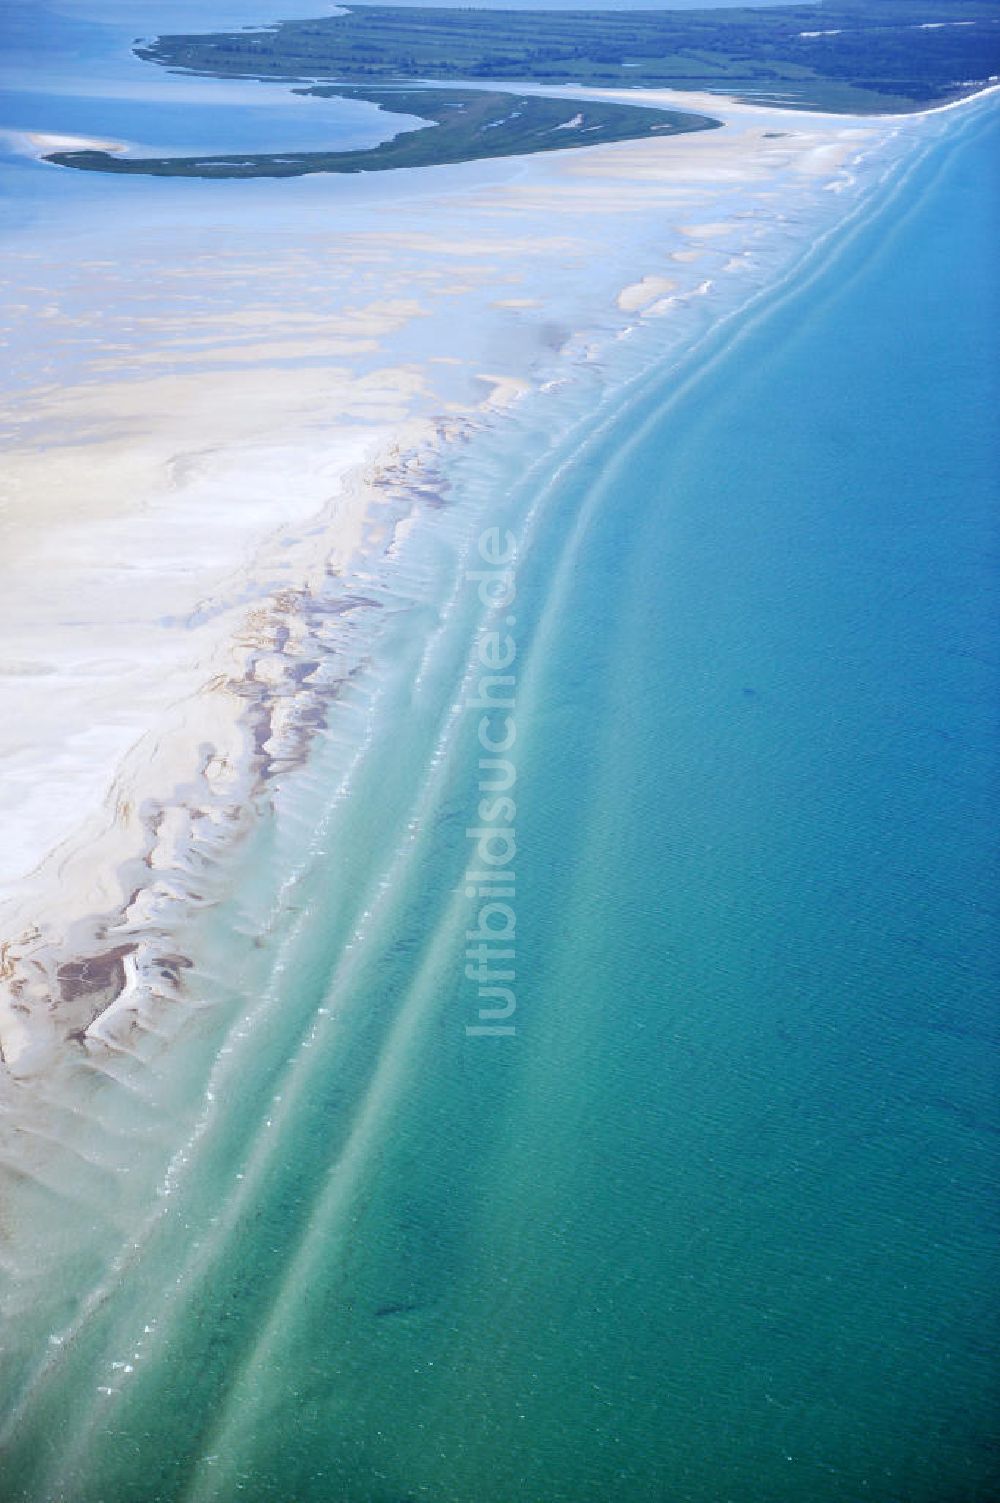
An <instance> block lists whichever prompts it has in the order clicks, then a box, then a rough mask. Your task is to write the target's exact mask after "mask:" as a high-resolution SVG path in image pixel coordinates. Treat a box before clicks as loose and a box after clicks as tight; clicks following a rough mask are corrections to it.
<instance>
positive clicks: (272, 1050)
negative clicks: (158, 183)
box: [2, 102, 1000, 1503]
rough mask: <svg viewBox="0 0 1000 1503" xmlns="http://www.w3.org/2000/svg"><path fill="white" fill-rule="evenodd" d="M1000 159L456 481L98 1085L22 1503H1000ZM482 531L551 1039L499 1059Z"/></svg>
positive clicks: (543, 1029) (566, 404)
mask: <svg viewBox="0 0 1000 1503" xmlns="http://www.w3.org/2000/svg"><path fill="white" fill-rule="evenodd" d="M998 146H1000V120H998V112H997V110H996V107H995V105H994V104H992V103H991V102H984V103H983V104H982V105H977V106H974V107H971V108H968V109H966V110H964V111H962V112H956V114H955V116H954V117H953V118H952V120H951V122H950V123H949V124H948V126H947V128H946V129H945V128H942V130H941V132H940V133H939V136H938V138H937V140H936V141H935V143H934V144H933V145H932V146H931V147H930V149H929V150H928V151H927V152H926V153H925V155H924V156H923V157H922V158H920V159H919V160H916V161H915V162H914V164H913V165H912V167H911V169H910V170H909V171H908V174H907V175H906V176H905V177H902V178H898V179H897V180H896V181H895V182H894V184H893V186H892V187H891V188H886V190H885V191H884V193H883V195H882V198H881V200H880V201H876V202H875V204H874V206H873V207H872V208H871V210H870V212H869V214H868V216H867V217H866V218H864V219H863V220H862V221H860V222H859V223H858V224H857V225H855V226H854V227H853V228H851V229H845V230H843V231H842V232H841V233H840V234H839V235H837V236H835V237H833V238H831V239H830V240H828V241H827V242H826V243H825V244H823V245H821V246H820V247H818V248H817V250H816V252H815V253H814V254H813V256H812V257H811V258H809V259H808V260H807V261H806V262H804V263H802V264H801V265H800V266H799V268H798V270H797V271H796V273H795V274H794V275H793V276H792V277H791V278H790V279H788V280H787V281H786V282H785V284H784V285H783V286H781V287H780V288H777V289H775V290H773V292H772V293H771V294H770V295H769V296H767V297H765V298H761V299H758V301H757V302H756V304H755V305H754V307H753V308H752V309H751V310H749V311H747V312H745V313H744V314H743V315H742V316H739V317H737V318H733V319H730V320H729V321H728V322H727V323H725V324H724V325H722V326H720V327H717V328H715V329H714V330H712V331H709V332H708V333H707V334H704V335H703V337H702V339H701V342H700V343H699V345H698V347H697V348H696V349H695V350H693V351H692V352H691V353H690V354H689V355H687V356H686V357H678V356H677V355H676V354H675V355H674V356H672V357H671V360H670V362H669V363H668V364H665V365H663V366H662V367H661V368H659V369H657V370H654V371H653V372H652V373H648V374H647V375H646V376H644V377H643V378H642V379H641V380H637V381H635V382H633V383H632V384H631V386H629V387H627V388H622V389H621V390H620V391H619V392H618V394H617V396H606V398H605V400H604V402H603V405H602V406H601V407H600V408H599V409H596V410H595V409H594V408H593V407H592V406H591V407H590V408H588V407H587V406H586V403H585V401H584V399H583V397H581V395H580V394H579V393H575V394H569V395H567V394H560V393H559V392H554V393H552V394H550V396H549V397H548V398H545V396H544V395H539V396H538V397H537V399H536V398H533V399H532V402H531V403H527V404H524V407H523V410H522V411H521V412H520V413H519V414H517V415H516V416H514V417H513V418H512V419H511V421H510V422H509V423H507V424H505V425H498V426H497V427H496V428H495V430H494V431H493V432H492V433H487V434H483V435H481V436H480V438H479V439H477V440H476V441H475V442H474V443H472V444H471V445H469V446H468V448H466V449H465V450H464V451H461V452H460V453H458V454H457V455H456V456H455V457H453V458H452V459H451V460H450V461H449V468H448V477H447V478H448V479H449V480H450V482H451V490H450V492H449V495H450V498H451V501H450V505H449V507H448V508H447V509H446V510H445V511H442V512H441V513H439V514H438V515H437V517H436V518H435V519H434V522H435V525H434V526H425V527H422V528H420V529H417V530H415V531H414V533H413V534H412V535H411V537H410V538H409V540H408V542H407V545H406V548H405V550H404V552H403V555H402V558H401V561H400V569H401V578H402V579H403V580H404V582H406V583H407V586H408V588H407V589H403V587H402V586H399V588H400V590H401V594H400V599H401V600H404V599H405V608H402V607H401V608H400V609H399V610H396V611H393V610H389V611H387V612H386V613H385V615H386V620H385V623H384V625H383V627H382V630H381V635H380V636H379V638H378V640H377V643H376V645H375V647H374V650H373V654H372V658H371V663H370V666H369V668H368V670H367V671H366V672H365V673H364V674H362V675H359V676H358V678H357V679H356V680H355V681H354V682H353V683H352V684H351V685H350V686H349V688H348V689H347V691H346V692H345V694H344V695H343V697H342V698H341V700H340V701H339V702H338V704H337V706H336V708H335V710H334V713H333V717H332V719H331V725H330V731H329V734H328V735H327V736H326V737H325V738H324V739H323V740H321V741H320V742H318V743H317V746H316V748H315V751H314V755H313V757H312V759H311V762H310V764H309V766H308V767H307V768H305V769H304V770H303V772H302V773H301V774H300V775H299V776H298V777H297V778H296V779H294V780H292V781H291V782H290V783H289V785H288V787H287V788H286V790H285V793H284V798H283V802H282V803H281V804H280V806H279V809H278V811H277V814H276V816H275V818H274V819H273V820H272V821H269V822H267V823H266V824H265V825H264V826H262V828H261V829H260V830H259V832H258V834H257V835H256V836H255V838H254V842H253V845H252V848H251V849H250V850H249V851H246V852H244V853H243V855H242V856H241V858H240V862H241V866H240V880H239V882H238V883H237V884H236V886H235V890H234V892H233V893H232V894H231V895H230V896H229V898H228V899H227V901H226V903H225V904H224V906H223V907H222V908H221V909H216V910H214V911H212V912H209V913H207V914H206V916H205V918H204V920H203V921H202V924H201V931H200V935H199V941H200V953H199V967H198V969H197V971H196V973H195V975H194V977H193V979H192V981H191V983H190V986H191V989H192V990H193V991H194V992H196V993H197V994H198V995H199V996H200V997H201V998H202V999H203V1000H204V1001H205V1002H206V1003H207V1004H209V1005H207V1006H206V1007H205V1008H204V1010H203V1012H202V1013H201V1014H200V1018H199V1021H198V1023H197V1026H195V1027H194V1028H192V1029H190V1030H188V1032H187V1033H186V1034H185V1035H183V1036H182V1037H181V1038H180V1039H179V1040H177V1041H175V1043H174V1045H173V1046H171V1049H169V1050H166V1051H164V1054H163V1055H162V1056H161V1057H160V1062H159V1064H158V1066H157V1069H158V1072H159V1078H158V1079H157V1080H155V1081H152V1082H151V1081H150V1079H149V1078H148V1074H146V1073H143V1074H142V1079H141V1082H140V1080H139V1073H140V1072H138V1071H137V1072H136V1073H135V1076H134V1077H132V1076H129V1075H128V1074H127V1073H123V1077H122V1081H121V1084H120V1085H118V1086H116V1085H115V1083H114V1082H110V1083H109V1082H107V1081H104V1082H103V1083H100V1084H97V1083H95V1082H94V1081H93V1080H92V1081H91V1082H90V1083H89V1085H87V1086H86V1087H83V1086H80V1085H79V1083H77V1084H76V1086H75V1087H74V1088H75V1089H76V1090H77V1093H78V1094H77V1097H76V1098H74V1099H72V1100H69V1099H67V1103H66V1118H67V1121H69V1118H70V1115H71V1111H70V1108H72V1115H73V1123H74V1126H73V1128H72V1132H73V1134H74V1135H75V1137H74V1141H75V1142H77V1143H78V1144H79V1147H80V1164H79V1170H78V1172H79V1176H80V1178H79V1182H78V1186H77V1188H78V1192H79V1199H78V1224H77V1225H76V1226H73V1227H70V1226H68V1225H67V1223H66V1221H65V1204H64V1202H61V1203H60V1204H59V1205H58V1206H57V1207H55V1208H54V1209H53V1207H51V1206H49V1205H48V1203H47V1202H46V1200H45V1197H44V1196H39V1198H38V1202H37V1204H36V1205H35V1206H34V1211H35V1213H36V1214H37V1216H38V1224H39V1227H41V1228H43V1229H44V1230H45V1234H46V1238H47V1252H46V1260H47V1261H46V1262H45V1282H44V1289H43V1290H39V1291H36V1295H37V1298H36V1301H35V1304H34V1307H33V1309H32V1310H31V1311H28V1312H26V1313H25V1314H24V1317H23V1320H22V1329H21V1330H19V1331H18V1332H17V1333H15V1336H14V1337H13V1338H12V1339H10V1340H9V1342H8V1349H7V1364H6V1367H7V1378H6V1380H5V1381H6V1387H7V1392H6V1394H5V1407H6V1408H7V1409H8V1412H9V1415H10V1418H9V1421H8V1424H7V1426H6V1429H5V1432H4V1437H3V1438H4V1473H3V1475H4V1478H5V1481H4V1483H3V1492H2V1495H3V1497H4V1498H5V1499H7V1498H9V1499H11V1500H14V1499H18V1500H30V1503H40V1500H42V1499H56V1498H66V1499H73V1500H74V1503H97V1500H103V1503H146V1500H149V1503H154V1500H155V1503H173V1500H181V1499H184V1500H189V1503H195V1500H199V1503H200V1500H222V1499H227V1500H228V1499H231V1498H236V1497H240V1496H245V1497H248V1498H251V1499H261V1500H263V1499H275V1500H281V1503H288V1500H290V1499H296V1500H298V1503H307V1500H308V1503H313V1500H315V1503H320V1500H322V1503H330V1500H333V1499H336V1500H343V1503H404V1500H407V1503H415V1500H417V1499H427V1500H428V1503H514V1500H522V1499H530V1500H534V1503H619V1500H620V1503H626V1500H627V1503H662V1500H665V1499H669V1500H671V1503H721V1500H724V1499H725V1500H733V1503H756V1500H760V1499H766V1500H768V1503H858V1500H860V1499H866V1498H870V1499H872V1500H873V1503H903V1500H905V1503H959V1500H961V1503H974V1500H983V1503H986V1500H988V1499H991V1498H994V1497H995V1496H996V1495H997V1491H998V1484H1000V1476H998V1463H997V1455H998V1452H997V1450H996V1448H995V1446H994V1445H993V1443H992V1440H991V1413H992V1411H993V1409H994V1404H993V1399H994V1397H995V1385H996V1370H995V1356H994V1354H995V1351H996V1349H997V1342H996V1335H997V1333H996V1331H995V1329H991V1324H990V1314H989V1306H988V1291H989V1289H990V1285H991V1282H992V1281H994V1280H995V1276H996V1271H997V1270H996V1257H995V1249H996V1230H997V1228H996V1224H995V1214H994V1210H995V1208H994V1205H993V1203H992V1202H991V1198H990V1186H991V1183H992V1182H994V1181H995V1175H996V1170H997V1163H996V1145H997V1136H996V1125H997V1124H996V1118H995V1084H996V1081H995V1072H994V1069H993V1067H992V1065H991V1061H990V1050H991V1047H994V1046H995V1012H994V1011H992V1010H991V1009H992V1006H993V991H994V988H995V983H996V979H997V962H998V955H997V944H996V941H997V928H996V924H995V913H992V912H991V903H992V898H993V894H994V893H995V890H996V886H995V878H996V871H995V865H994V862H995V850H994V848H993V846H992V844H991V841H990V815H991V811H992V810H993V809H995V807H996V803H997V797H998V793H1000V788H998V776H997V766H996V760H995V740H994V739H993V738H994V736H995V731H996V726H995V714H996V705H997V697H996V690H997V661H996V641H997V637H996V619H995V616H996V606H997V592H996V583H995V580H994V579H992V578H991V576H990V573H989V569H988V560H989V553H990V547H991V541H992V536H993V528H994V526H995V517H994V516H993V515H992V512H993V508H994V504H995V500H996V475H997V463H998V459H1000V454H998V450H997V445H996V442H995V441H994V440H993V438H992V437H991V415H992V414H994V413H995V411H996V409H997V397H998V395H1000V393H998V391H997V374H996V364H995V353H994V352H995V347H996V339H997V332H998V327H1000V316H998V315H1000V309H998V307H997V305H996V301H995V290H993V291H991V289H992V288H993V286H994V283H993V260H994V254H995V246H996V243H997V229H998V223H997V220H998V203H997V198H996V195H995V193H994V192H993V191H992V190H991V189H990V186H989V185H990V183H991V180H992V179H991V173H992V166H993V164H994V163H995V161H996V155H997V150H998ZM991 299H994V300H992V301H991ZM546 400H547V401H548V402H549V404H550V406H549V407H548V408H546V405H545V404H546ZM574 403H575V404H576V405H575V406H574ZM553 435H555V437H554V438H553ZM490 528H498V529H501V531H506V530H507V529H509V530H510V531H511V532H512V533H513V534H514V535H515V536H516V537H517V539H518V541H519V548H518V567H517V574H516V585H517V596H516V600H514V601H513V602H511V604H510V605H509V606H504V607H503V610H502V618H503V619H502V622H499V621H498V622H496V623H494V624H497V625H501V626H502V629H503V630H504V632H505V633H507V632H509V634H510V636H511V639H512V641H513V643H514V645H515V647H516V654H517V655H516V658H515V661H514V665H513V667H512V668H511V670H510V671H511V672H512V674H513V676H514V677H515V678H516V703H515V706H514V709H513V711H512V715H513V720H514V722H515V724H516V741H515V743H514V746H513V747H512V749H511V752H510V760H511V761H512V762H513V764H514V767H515V769H516V779H517V781H516V785H515V788H514V793H515V796H516V800H517V812H516V821H515V822H516V837H517V845H518V849H517V855H516V860H515V861H514V862H513V868H514V877H513V879H512V880H513V885H514V887H515V895H513V896H511V898H510V906H511V907H512V908H513V909H514V911H515V912H516V920H517V931H516V938H515V941H514V942H513V943H514V948H515V949H516V957H515V960H514V962H513V964H514V967H515V969H516V972H517V976H516V993H517V1008H516V1012H515V1013H514V1015H513V1025H514V1026H515V1027H516V1033H515V1034H513V1035H497V1036H489V1035H486V1036H482V1035H470V1034H469V1033H468V1032H467V1029H468V1027H469V1026H470V1025H471V1026H476V1025H477V1024H478V1021H479V1020H478V1017H477V1007H478V1005H479V1004H478V1001H477V996H476V985H475V982H474V981H472V980H470V979H469V978H468V977H467V975H466V974H465V966H466V959H465V950H466V948H467V946H468V945H469V943H470V941H469V940H468V939H467V938H466V936H467V934H468V933H469V931H470V929H474V927H475V926H476V922H477V918H476V915H477V912H478V910H479V907H480V899H479V898H478V897H477V896H476V895H475V894H473V895H472V896H471V897H470V896H469V895H468V893H467V884H466V880H465V873H466V871H467V870H468V869H469V866H470V861H471V859H472V856H473V851H472V842H471V841H470V838H469V836H468V834H467V831H468V830H469V829H470V828H474V827H476V826H477V823H478V821H479V820H480V819H481V818H482V817H483V816H481V815H479V814H478V813H477V805H478V803H479V800H480V797H481V793H480V790H479V787H478V784H479V782H480V781H481V779H482V776H483V774H482V771H481V769H480V768H479V767H478V757H479V756H480V754H481V751H480V747H479V745H478V742H477V726H478V723H479V714H480V712H479V711H477V710H476V709H475V708H474V706H473V703H472V702H473V701H474V700H475V699H476V696H477V690H476V679H477V677H478V671H479V670H477V669H476V657H475V650H474V644H475V641H476V635H477V632H479V631H480V630H481V628H482V627H483V625H484V621H486V619H487V618H486V617H485V615H484V611H483V609H482V607H481V604H480V602H479V598H478V595H477V590H476V585H475V582H474V581H470V580H469V579H468V577H467V572H468V570H469V569H471V568H473V567H475V552H476V545H477V539H478V538H479V537H480V536H481V535H482V533H483V530H484V529H490ZM508 617H511V618H512V621H511V622H510V623H509V624H508V620H507V618H508ZM123 1070H124V1067H123ZM81 1123H82V1124H84V1125H83V1126H81ZM62 1130H63V1132H64V1133H65V1134H66V1136H67V1137H68V1136H69V1132H70V1129H68V1128H66V1127H64V1128H63V1129H62ZM56 1135H58V1129H57V1133H56ZM95 1164H97V1165H99V1166H100V1167H98V1168H94V1167H93V1165H95ZM164 1165H166V1166H167V1167H166V1168H165V1169H164V1168H163V1166H164ZM116 1166H119V1172H117V1173H116V1172H115V1169H116ZM122 1168H124V1171H125V1172H121V1169H122Z"/></svg>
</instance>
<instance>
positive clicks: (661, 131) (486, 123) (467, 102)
mask: <svg viewBox="0 0 1000 1503" xmlns="http://www.w3.org/2000/svg"><path fill="white" fill-rule="evenodd" d="M297 92H299V93H302V94H318V95H323V94H328V95H329V94H335V95H339V96H341V97H343V98H348V99H364V100H368V101H369V102H370V103H373V104H377V105H379V107H380V108H381V109H384V110H388V111H391V112H392V113H394V114H400V115H414V116H417V117H418V118H419V119H422V120H430V121H432V122H433V123H434V128H433V129H428V128H426V127H424V128H420V127H418V128H416V129H406V130H403V131H401V132H400V134H399V135H397V136H394V137H393V139H392V140H391V141H383V142H382V143H381V144H380V145H379V146H372V147H366V148H363V149H362V150H359V151H300V152H294V151H284V152H281V153H267V152H261V153H250V154H249V155H248V154H247V153H246V152H236V153H231V154H225V153H222V154H220V153H212V154H210V155H209V154H206V155H204V156H199V157H125V156H118V155H117V154H115V153H113V152H108V151H58V152H54V153H53V154H52V155H51V156H49V157H48V158H47V159H46V160H47V161H50V162H56V163H58V164H59V165H60V166H63V167H79V168H82V169H84V170H87V171H92V172H123V173H140V174H145V175H147V176H150V175H151V176H155V177H227V178H228V177H302V176H304V175H305V174H307V173H312V172H380V171H386V170H388V169H390V168H393V167H428V166H439V165H442V164H445V163H455V162H471V161H477V160H480V159H482V158H484V157H508V156H518V155H525V154H527V153H530V152H536V151H559V150H565V149H566V148H567V147H569V146H592V145H594V144H595V143H597V142H601V141H628V140H635V139H636V138H638V137H642V136H667V135H676V134H677V133H678V132H679V131H692V130H708V129H711V128H712V127H713V126H717V125H718V124H719V123H720V122H719V121H718V120H712V119H710V118H709V117H708V116H707V115H694V114H691V113H684V114H680V113H677V112H674V111H672V110H657V109H648V108H647V109H644V108H641V107H638V106H633V105H621V104H613V103H610V102H605V101H603V100H602V101H600V102H599V103H591V102H589V101H586V102H585V101H583V100H579V99H546V98H540V97H539V96H538V95H535V94H520V95H518V94H508V93H506V92H499V91H496V90H492V89H490V90H487V89H414V88H403V89H400V88H386V87H384V86H383V87H382V88H371V87H369V88H358V87H353V86H343V85H341V86H337V85H325V84H316V85H314V86H312V87H310V88H308V89H300V90H298V91H297Z"/></svg>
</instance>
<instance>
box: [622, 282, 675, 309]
mask: <svg viewBox="0 0 1000 1503" xmlns="http://www.w3.org/2000/svg"><path fill="white" fill-rule="evenodd" d="M676 286H677V282H676V280H675V279H674V278H673V277H653V276H648V277H643V278H642V280H641V281H639V282H632V283H631V284H630V286H628V287H623V288H622V290H621V292H619V294H618V296H617V298H616V299H615V301H616V302H617V304H618V307H619V308H620V309H621V310H622V312H623V313H641V312H642V311H643V310H644V309H646V308H649V307H650V306H651V305H652V304H653V303H656V302H658V301H659V299H660V298H662V297H663V296H664V294H665V293H667V292H672V291H673V290H674V288H675V287H676Z"/></svg>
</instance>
